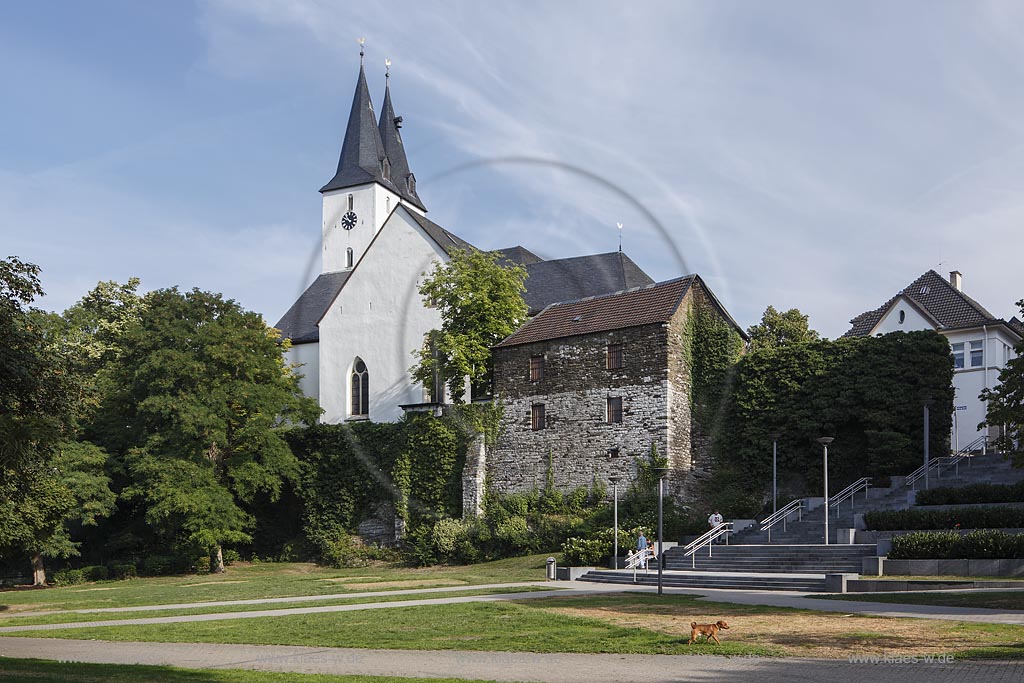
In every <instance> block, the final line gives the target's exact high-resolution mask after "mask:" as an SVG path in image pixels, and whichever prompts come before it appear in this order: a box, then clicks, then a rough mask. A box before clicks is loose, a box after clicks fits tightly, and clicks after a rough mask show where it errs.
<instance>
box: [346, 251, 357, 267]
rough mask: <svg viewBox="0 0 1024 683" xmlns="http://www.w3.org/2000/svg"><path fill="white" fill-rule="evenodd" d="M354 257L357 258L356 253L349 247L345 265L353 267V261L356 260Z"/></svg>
mask: <svg viewBox="0 0 1024 683" xmlns="http://www.w3.org/2000/svg"><path fill="white" fill-rule="evenodd" d="M354 259H355V254H354V253H353V251H352V247H349V248H348V249H346V250H345V267H346V268H351V267H352V262H353V261H354Z"/></svg>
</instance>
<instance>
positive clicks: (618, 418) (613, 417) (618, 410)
mask: <svg viewBox="0 0 1024 683" xmlns="http://www.w3.org/2000/svg"><path fill="white" fill-rule="evenodd" d="M607 412H608V424H618V423H620V422H622V397H621V396H615V397H614V398H609V399H608V411H607Z"/></svg>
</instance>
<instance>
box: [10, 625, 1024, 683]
mask: <svg viewBox="0 0 1024 683" xmlns="http://www.w3.org/2000/svg"><path fill="white" fill-rule="evenodd" d="M510 637H514V635H512V636H510ZM0 656H7V657H20V658H26V657H31V658H38V659H60V660H63V661H75V662H98V663H108V664H159V665H173V666H179V667H185V668H193V669H251V670H259V671H292V672H299V673H322V674H363V675H373V676H424V677H432V678H439V677H454V678H471V679H482V680H491V681H543V682H544V683H577V682H580V683H582V682H586V683H637V682H640V681H642V682H643V683H679V682H682V681H699V682H701V683H704V682H707V681H723V680H724V681H729V682H730V683H765V682H766V681H767V682H774V681H780V682H785V683H803V682H807V683H847V681H851V680H856V681H857V682H858V683H892V681H893V680H894V679H896V678H898V679H899V681H900V683H973V682H975V681H977V682H979V683H981V682H984V683H1011V682H1012V683H1018V682H1019V681H1021V680H1024V663H1022V662H967V661H964V662H957V661H954V662H951V663H936V662H926V661H924V660H923V659H920V660H918V661H916V662H915V661H913V660H908V661H906V662H894V661H893V662H887V661H884V660H883V661H880V662H878V663H851V662H848V661H846V660H822V659H774V658H759V657H715V656H700V655H690V656H687V655H679V656H670V655H607V654H536V653H528V652H522V653H520V652H468V651H437V650H422V651H421V650H361V649H343V648H315V647H284V646H276V645H274V646H270V645H207V644H193V643H115V644H111V643H105V642H101V641H89V640H53V639H44V638H0Z"/></svg>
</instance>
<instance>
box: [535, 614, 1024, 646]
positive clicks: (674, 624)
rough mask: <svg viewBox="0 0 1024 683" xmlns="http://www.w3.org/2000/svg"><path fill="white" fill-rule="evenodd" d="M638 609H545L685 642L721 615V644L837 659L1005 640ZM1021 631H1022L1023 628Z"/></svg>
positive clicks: (939, 628)
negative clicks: (692, 631) (695, 628)
mask: <svg viewBox="0 0 1024 683" xmlns="http://www.w3.org/2000/svg"><path fill="white" fill-rule="evenodd" d="M643 607H646V608H648V609H649V611H644V610H643V609H635V608H623V607H595V608H550V609H549V611H551V612H557V613H559V614H565V615H569V616H577V617H586V618H590V619H599V620H601V621H605V622H609V623H613V624H615V625H617V626H623V627H627V628H643V629H648V630H651V631H658V632H661V633H667V634H670V635H675V636H678V637H679V638H681V639H682V640H684V641H688V640H689V639H690V623H691V622H694V621H696V622H697V623H698V624H706V623H711V622H715V621H718V620H719V619H725V620H726V621H727V622H728V623H729V627H730V628H729V630H728V631H720V632H719V634H718V637H719V639H720V640H722V641H723V642H724V641H726V640H732V641H735V642H738V643H745V644H749V645H761V646H775V647H778V648H780V649H782V650H784V651H785V652H786V654H788V655H791V656H797V657H828V658H833V659H837V658H846V657H848V656H850V655H856V654H864V655H885V654H892V655H910V654H914V655H927V654H940V653H944V652H950V651H952V650H959V649H966V648H971V647H984V646H989V645H994V644H997V641H1003V640H1006V638H1005V637H1003V638H997V637H994V634H992V633H985V632H984V631H983V630H981V629H978V630H974V631H972V630H970V629H969V628H963V626H964V625H963V624H960V623H959V622H952V621H939V620H928V619H894V618H888V617H873V616H859V615H843V614H794V613H780V614H756V613H744V610H743V609H742V608H740V607H737V608H736V609H730V610H726V611H724V612H718V613H715V614H711V613H702V612H698V611H694V610H693V609H692V608H690V609H686V608H682V607H679V608H675V607H671V606H667V607H656V608H650V606H643ZM684 609H685V610H686V611H684ZM698 609H699V608H698ZM1020 633H1021V635H1024V628H1021V631H1020ZM1018 639H1019V638H1018ZM1007 642H1010V641H1007ZM712 647H713V645H712Z"/></svg>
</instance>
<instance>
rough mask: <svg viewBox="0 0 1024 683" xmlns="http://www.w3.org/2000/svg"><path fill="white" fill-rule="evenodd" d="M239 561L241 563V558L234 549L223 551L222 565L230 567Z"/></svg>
mask: <svg viewBox="0 0 1024 683" xmlns="http://www.w3.org/2000/svg"><path fill="white" fill-rule="evenodd" d="M241 561H242V556H241V555H239V554H238V551H237V550H235V549H234V548H226V549H225V550H224V564H225V565H227V566H229V567H230V566H231V565H233V564H235V563H236V562H241Z"/></svg>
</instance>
